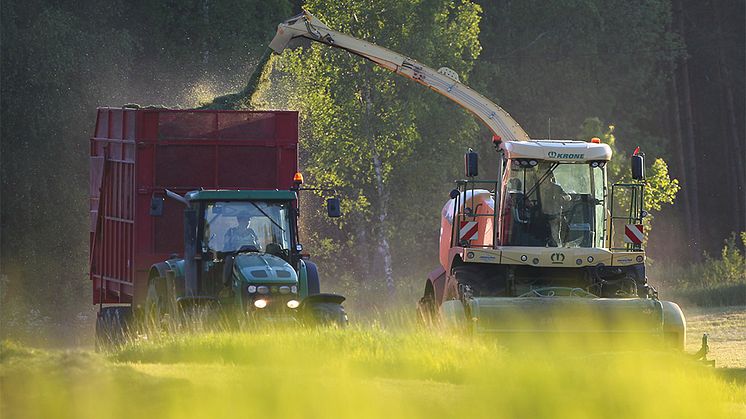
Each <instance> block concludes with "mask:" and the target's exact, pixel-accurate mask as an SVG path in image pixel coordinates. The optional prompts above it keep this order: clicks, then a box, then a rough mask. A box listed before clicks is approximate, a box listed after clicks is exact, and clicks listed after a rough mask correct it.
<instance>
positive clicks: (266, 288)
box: [256, 285, 269, 294]
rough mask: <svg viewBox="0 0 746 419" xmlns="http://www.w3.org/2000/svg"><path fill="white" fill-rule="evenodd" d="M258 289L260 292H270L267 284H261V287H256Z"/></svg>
mask: <svg viewBox="0 0 746 419" xmlns="http://www.w3.org/2000/svg"><path fill="white" fill-rule="evenodd" d="M256 291H257V292H258V293H259V294H269V287H266V286H264V285H261V286H259V287H256Z"/></svg>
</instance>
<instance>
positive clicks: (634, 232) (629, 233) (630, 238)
mask: <svg viewBox="0 0 746 419" xmlns="http://www.w3.org/2000/svg"><path fill="white" fill-rule="evenodd" d="M644 238H645V235H644V234H643V233H642V224H626V225H625V226H624V241H625V242H627V243H632V244H642V240H643V239H644Z"/></svg>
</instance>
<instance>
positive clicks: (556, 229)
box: [539, 173, 572, 247]
mask: <svg viewBox="0 0 746 419" xmlns="http://www.w3.org/2000/svg"><path fill="white" fill-rule="evenodd" d="M539 192H540V193H541V211H542V213H544V215H545V216H546V219H547V222H548V223H549V230H550V236H549V243H548V244H549V246H553V247H560V246H562V207H563V204H564V202H565V201H570V200H572V197H571V196H570V195H569V194H568V193H567V192H565V190H564V189H562V186H560V185H559V184H557V181H556V180H555V178H554V173H551V174H550V175H549V179H548V181H547V182H541V183H540V184H539Z"/></svg>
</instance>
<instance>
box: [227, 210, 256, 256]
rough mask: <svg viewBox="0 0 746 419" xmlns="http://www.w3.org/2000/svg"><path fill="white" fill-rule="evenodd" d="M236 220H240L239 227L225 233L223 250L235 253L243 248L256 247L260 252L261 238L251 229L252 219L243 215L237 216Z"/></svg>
mask: <svg viewBox="0 0 746 419" xmlns="http://www.w3.org/2000/svg"><path fill="white" fill-rule="evenodd" d="M236 220H238V225H237V226H236V227H231V228H229V229H228V231H226V232H225V239H224V240H223V243H224V244H223V250H224V251H234V250H238V249H240V248H241V247H242V246H255V247H256V248H257V250H259V240H258V239H259V238H258V237H257V235H256V232H254V230H253V229H252V228H251V227H250V225H251V217H249V216H248V215H244V214H242V215H239V216H237V217H236Z"/></svg>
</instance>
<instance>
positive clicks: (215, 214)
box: [145, 188, 347, 325]
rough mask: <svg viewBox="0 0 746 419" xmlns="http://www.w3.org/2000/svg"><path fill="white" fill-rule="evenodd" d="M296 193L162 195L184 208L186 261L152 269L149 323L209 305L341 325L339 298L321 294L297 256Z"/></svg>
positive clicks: (252, 314) (255, 315)
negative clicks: (176, 312) (179, 311)
mask: <svg viewBox="0 0 746 419" xmlns="http://www.w3.org/2000/svg"><path fill="white" fill-rule="evenodd" d="M297 194H298V189H297V188H296V189H294V190H288V191H281V190H254V191H251V190H198V191H192V192H189V193H187V194H186V195H185V196H184V197H181V196H179V195H177V194H174V193H172V192H170V191H167V195H168V196H169V197H171V198H173V199H177V200H179V201H180V202H182V203H183V204H184V205H185V209H184V258H183V259H176V258H174V259H170V260H167V261H164V262H161V263H158V264H155V265H154V266H153V267H152V268H151V271H150V275H149V282H148V295H147V298H146V301H145V307H146V313H147V314H148V315H149V316H150V318H151V320H154V321H155V322H160V321H161V320H163V319H165V318H166V316H173V315H174V314H175V313H174V312H173V311H174V310H181V311H183V310H184V309H187V308H191V307H195V306H204V305H215V306H217V307H220V308H222V309H225V308H234V309H236V311H238V312H239V313H245V314H247V315H248V316H249V317H250V318H254V319H263V318H271V319H272V320H275V321H277V320H282V319H284V320H302V321H318V322H323V323H336V324H338V325H345V324H346V322H347V316H346V314H345V312H344V308H343V307H342V305H341V303H342V302H343V301H344V297H342V296H339V295H335V294H321V293H320V285H319V277H318V272H317V270H316V266H315V265H314V264H313V263H312V262H310V261H308V260H304V256H303V254H302V253H301V251H302V249H303V247H302V245H301V244H300V243H299V241H298V234H297V231H298V224H297V218H298V210H297ZM156 199H158V198H156ZM330 215H332V216H336V215H338V214H333V213H330Z"/></svg>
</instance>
